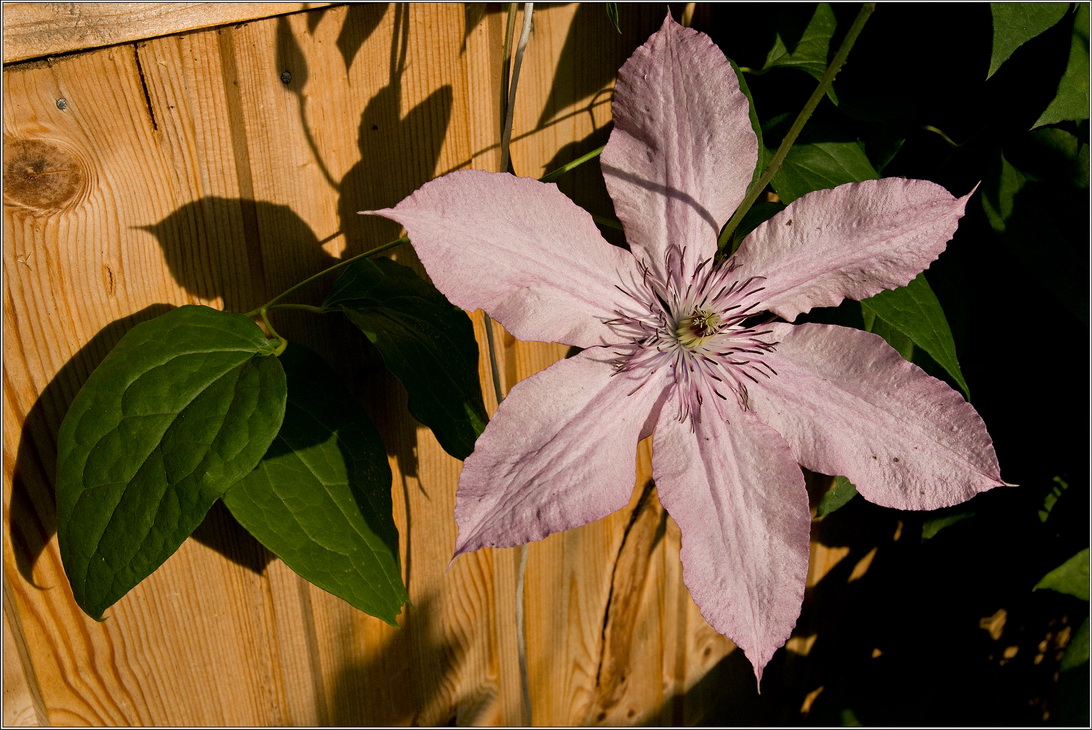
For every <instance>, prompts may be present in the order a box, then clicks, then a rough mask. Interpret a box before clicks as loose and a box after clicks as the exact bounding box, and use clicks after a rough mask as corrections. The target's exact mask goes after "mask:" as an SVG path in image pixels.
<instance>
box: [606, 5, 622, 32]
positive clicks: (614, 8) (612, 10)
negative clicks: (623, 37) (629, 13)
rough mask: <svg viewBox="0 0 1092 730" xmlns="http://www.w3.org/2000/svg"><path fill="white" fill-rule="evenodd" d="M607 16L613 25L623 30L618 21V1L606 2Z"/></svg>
mask: <svg viewBox="0 0 1092 730" xmlns="http://www.w3.org/2000/svg"><path fill="white" fill-rule="evenodd" d="M605 4H606V11H607V17H608V18H610V22H611V25H613V26H614V29H615V30H616V31H618V32H619V33H621V32H622V26H621V25H620V24H619V23H618V3H605Z"/></svg>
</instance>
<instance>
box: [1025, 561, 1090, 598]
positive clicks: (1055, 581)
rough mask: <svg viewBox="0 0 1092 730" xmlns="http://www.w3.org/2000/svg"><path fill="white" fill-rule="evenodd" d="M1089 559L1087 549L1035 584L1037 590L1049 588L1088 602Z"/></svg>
mask: <svg viewBox="0 0 1092 730" xmlns="http://www.w3.org/2000/svg"><path fill="white" fill-rule="evenodd" d="M1088 557H1089V549H1088V548H1085V549H1084V550H1081V551H1080V552H1079V553H1077V554H1076V555H1074V556H1073V557H1072V558H1070V559H1069V560H1067V561H1065V562H1064V563H1062V564H1061V565H1059V566H1058V567H1057V568H1055V569H1054V570H1052V571H1050V572H1049V573H1047V574H1046V575H1044V576H1043V579H1042V580H1040V581H1039V582H1038V583H1036V584H1035V590H1039V589H1041V588H1049V589H1050V590H1052V591H1058V592H1059V593H1066V594H1069V595H1071V596H1076V597H1077V598H1080V599H1081V600H1083V601H1087V600H1088Z"/></svg>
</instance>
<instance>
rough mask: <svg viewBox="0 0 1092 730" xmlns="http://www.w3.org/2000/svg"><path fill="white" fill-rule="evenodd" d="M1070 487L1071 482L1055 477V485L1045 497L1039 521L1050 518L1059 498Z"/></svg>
mask: <svg viewBox="0 0 1092 730" xmlns="http://www.w3.org/2000/svg"><path fill="white" fill-rule="evenodd" d="M1067 489H1069V484H1068V483H1067V482H1066V481H1065V480H1064V479H1062V478H1061V477H1054V486H1053V487H1051V488H1050V493H1049V494H1047V496H1046V497H1044V498H1043V506H1042V508H1041V509H1040V510H1039V521H1040V522H1046V521H1047V520H1048V519H1049V518H1050V513H1051V511H1053V509H1054V505H1056V504H1058V499H1059V498H1060V497H1061V496H1062V493H1063V492H1065V491H1066V490H1067Z"/></svg>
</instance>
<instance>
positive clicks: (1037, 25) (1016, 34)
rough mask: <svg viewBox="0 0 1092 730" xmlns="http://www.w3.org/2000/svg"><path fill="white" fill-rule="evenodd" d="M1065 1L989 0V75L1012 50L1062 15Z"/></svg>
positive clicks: (1049, 25)
mask: <svg viewBox="0 0 1092 730" xmlns="http://www.w3.org/2000/svg"><path fill="white" fill-rule="evenodd" d="M1068 8H1069V3H990V13H991V14H992V15H993V52H992V53H991V54H990V72H989V73H988V74H986V78H989V77H990V76H993V75H994V73H995V72H996V71H997V69H999V68H1001V64H1002V63H1004V62H1005V61H1007V60H1008V58H1009V56H1011V55H1012V52H1013V51H1015V50H1016V49H1017V48H1019V47H1020V46H1022V45H1024V44H1025V43H1027V42H1028V41H1030V40H1031V39H1032V38H1034V37H1036V36H1037V35H1039V34H1040V33H1042V32H1044V31H1046V30H1047V29H1049V28H1051V27H1052V26H1054V24H1055V23H1057V22H1058V21H1059V20H1061V19H1062V18H1063V17H1065V11H1066V10H1067V9H1068Z"/></svg>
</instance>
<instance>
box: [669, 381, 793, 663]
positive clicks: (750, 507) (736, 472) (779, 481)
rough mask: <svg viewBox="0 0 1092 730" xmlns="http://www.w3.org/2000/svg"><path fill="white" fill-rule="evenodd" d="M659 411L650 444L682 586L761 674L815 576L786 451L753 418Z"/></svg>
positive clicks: (789, 628) (706, 411) (785, 636)
mask: <svg viewBox="0 0 1092 730" xmlns="http://www.w3.org/2000/svg"><path fill="white" fill-rule="evenodd" d="M675 412H676V409H675V407H673V404H672V403H670V402H669V403H668V404H667V405H666V406H665V407H664V408H663V410H662V411H661V414H662V415H661V418H660V422H659V423H658V424H657V425H656V434H655V435H654V437H653V442H652V443H653V446H652V473H653V476H654V477H655V479H656V488H657V490H658V491H659V494H660V502H661V503H662V504H663V506H664V508H665V509H666V510H667V511H668V513H669V514H670V515H671V517H672V518H673V519H674V520H675V522H676V523H677V524H678V525H679V529H680V530H681V531H682V552H681V557H682V562H683V580H684V582H685V583H686V586H687V588H689V589H690V595H691V596H693V598H694V602H695V603H697V604H698V608H699V609H701V613H702V616H704V617H705V620H706V621H708V622H709V625H710V626H712V627H713V628H714V629H716V630H717V631H719V632H720V633H722V634H724V635H725V636H727V637H729V638H730V639H732V641H734V642H735V643H736V644H737V645H738V646H739V647H740V648H741V649H743V651H744V653H745V654H746V655H747V658H748V659H750V660H751V664H752V665H753V666H754V668H755V676H756V677H757V678H758V680H759V681H760V682H761V681H762V670H763V668H764V667H765V666H766V663H767V662H768V661H769V660H770V657H771V656H772V655H773V653H774V652H775V651H776V650H777V648H778V647H780V646H782V645H783V644H784V643H785V641H787V640H788V638H789V634H791V633H792V629H793V626H794V625H795V624H796V619H797V618H798V617H799V615H800V604H801V601H803V598H804V582H805V580H806V578H807V572H808V540H809V534H810V527H811V518H810V514H809V512H808V494H807V490H806V489H805V487H804V476H803V474H802V473H801V471H800V467H798V466H797V464H796V460H795V459H794V458H793V455H792V453H791V452H790V451H789V447H788V444H786V443H785V442H784V440H782V439H781V437H780V436H778V435H777V433H775V432H774V431H773V429H771V428H770V427H769V426H766V425H765V424H763V423H761V422H760V421H759V420H758V419H757V418H755V416H754V414H753V413H748V412H743V411H738V412H736V413H735V414H734V415H732V416H731V420H730V422H725V421H724V420H722V419H718V418H710V417H708V415H709V414H711V413H712V409H703V410H702V415H703V418H702V419H701V421H699V422H695V423H694V424H693V427H691V422H690V420H687V421H685V422H680V421H679V420H678V419H675V418H672V415H673V414H674V413H675Z"/></svg>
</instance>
